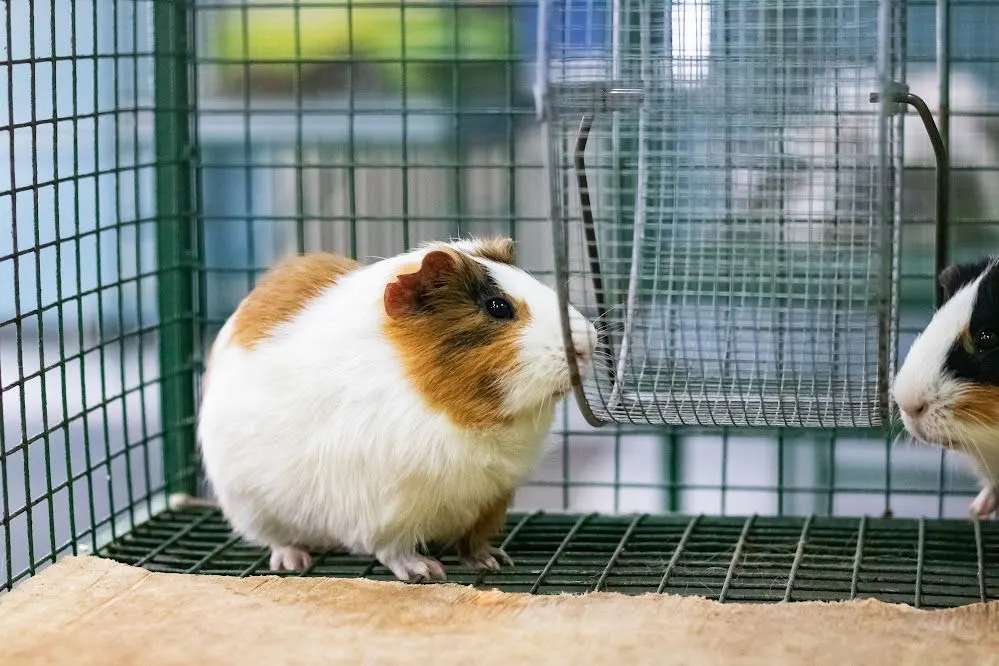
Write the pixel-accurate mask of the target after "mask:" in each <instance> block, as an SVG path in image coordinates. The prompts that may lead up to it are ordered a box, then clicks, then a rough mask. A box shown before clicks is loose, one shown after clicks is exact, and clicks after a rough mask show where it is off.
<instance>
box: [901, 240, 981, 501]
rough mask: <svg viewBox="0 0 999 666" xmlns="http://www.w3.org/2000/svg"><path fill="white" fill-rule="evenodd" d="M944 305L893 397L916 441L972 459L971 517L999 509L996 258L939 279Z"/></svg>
mask: <svg viewBox="0 0 999 666" xmlns="http://www.w3.org/2000/svg"><path fill="white" fill-rule="evenodd" d="M939 280H940V284H941V286H942V287H943V292H944V298H945V300H944V304H943V305H942V306H941V307H940V309H939V310H938V311H937V312H936V314H935V315H934V316H933V319H932V320H931V321H930V323H929V325H927V327H926V329H925V330H924V331H923V332H922V333H920V334H919V336H918V337H917V338H916V340H915V341H914V342H913V343H912V347H911V348H910V349H909V353H908V355H907V356H906V358H905V361H904V363H903V364H902V367H901V368H900V369H899V371H898V373H897V374H896V376H895V381H894V386H893V387H892V393H893V397H894V399H895V402H896V404H898V407H899V411H900V413H901V416H902V422H903V423H904V424H905V428H906V430H908V432H909V434H911V435H912V436H913V437H915V438H916V439H919V440H921V441H924V442H926V443H929V444H937V445H939V446H943V447H945V448H948V449H953V450H956V451H960V452H962V453H964V454H966V455H967V456H969V457H970V458H971V460H972V461H973V462H974V465H975V468H976V470H977V472H978V475H979V477H980V479H981V481H982V491H981V493H979V495H978V497H977V498H975V500H974V502H972V504H971V513H972V514H974V515H976V516H988V515H989V514H992V513H994V512H995V511H996V509H997V508H999V257H990V258H988V259H985V260H983V261H980V262H978V263H977V264H967V265H954V266H950V267H949V268H947V269H946V270H944V271H943V272H942V273H941V274H940V276H939Z"/></svg>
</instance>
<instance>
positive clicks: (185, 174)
mask: <svg viewBox="0 0 999 666" xmlns="http://www.w3.org/2000/svg"><path fill="white" fill-rule="evenodd" d="M193 7H194V4H193V3H192V2H191V1H190V0H172V1H169V2H157V3H155V9H154V18H153V21H154V44H155V63H156V65H155V80H156V86H155V89H156V97H155V99H156V111H155V133H156V216H157V237H156V238H157V248H158V252H157V260H158V271H159V321H160V331H159V334H160V372H161V376H162V396H161V404H162V410H163V435H164V449H163V451H164V465H165V470H166V480H167V491H168V492H169V493H186V494H194V493H195V492H196V489H197V481H196V480H197V460H196V457H195V434H194V433H195V409H196V404H195V379H196V374H195V373H196V371H197V365H196V363H195V360H196V359H195V343H196V337H197V332H198V326H197V320H196V317H197V299H196V293H195V281H194V277H195V275H196V268H197V264H196V262H197V261H198V253H197V238H196V231H197V227H196V224H197V220H196V214H195V200H194V197H193V184H194V174H193V165H194V161H195V157H196V156H195V145H194V143H193V141H192V133H191V128H192V124H193V112H194V107H193V105H192V104H191V98H190V91H191V82H190V72H191V53H192V51H191V43H190V36H191V29H192V26H191V23H192V19H193V11H192V10H193Z"/></svg>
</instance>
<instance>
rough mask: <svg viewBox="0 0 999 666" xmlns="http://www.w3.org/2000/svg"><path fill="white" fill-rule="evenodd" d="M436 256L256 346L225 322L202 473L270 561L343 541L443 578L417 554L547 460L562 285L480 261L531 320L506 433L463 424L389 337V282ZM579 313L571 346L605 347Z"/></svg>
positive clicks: (203, 420)
mask: <svg viewBox="0 0 999 666" xmlns="http://www.w3.org/2000/svg"><path fill="white" fill-rule="evenodd" d="M465 243H466V244H451V246H452V247H456V248H459V249H462V250H465V251H467V250H468V246H467V241H466V242H465ZM430 247H431V246H428V247H423V248H420V249H418V250H416V251H414V252H411V253H409V254H407V255H402V256H399V257H395V258H391V259H386V260H384V261H381V262H378V263H375V264H372V265H370V266H366V267H364V268H362V269H359V270H357V271H355V272H353V273H350V274H348V275H346V276H344V277H342V278H341V279H340V280H339V282H338V283H337V284H336V285H334V286H333V287H331V288H329V289H328V290H326V291H325V292H324V293H323V294H322V295H321V296H320V297H318V298H316V299H315V300H313V301H312V302H311V303H310V304H309V305H308V306H307V307H306V308H305V309H304V310H303V311H302V312H301V313H299V315H297V316H296V317H294V318H293V319H292V320H291V321H289V322H286V323H285V324H283V325H281V326H280V327H279V328H278V329H277V330H276V331H275V333H274V334H273V335H272V336H271V337H270V338H268V339H266V340H264V341H262V342H261V343H259V344H258V345H257V346H255V347H254V348H253V350H250V351H248V350H246V349H244V348H242V347H239V346H237V345H233V344H230V343H229V328H230V326H231V323H227V324H226V326H225V327H224V328H223V329H222V332H221V333H220V336H219V338H218V341H217V342H216V344H215V345H214V348H213V351H212V357H211V361H210V363H211V366H210V374H209V376H208V377H207V382H206V390H205V395H204V399H203V402H202V406H201V413H200V421H199V431H198V434H199V440H200V444H201V451H202V455H203V459H204V465H205V469H206V471H207V474H208V477H209V479H210V480H211V482H212V485H213V488H214V491H215V493H216V495H217V497H218V499H219V503H220V505H221V507H222V509H223V511H224V512H225V514H226V516H227V518H228V519H229V521H230V522H231V523H232V525H233V527H234V528H235V529H236V530H237V531H238V532H239V533H240V534H242V535H244V536H245V537H247V538H249V539H250V540H252V541H254V542H257V543H260V544H262V545H266V546H269V547H271V548H272V550H273V551H274V552H275V556H274V557H272V562H274V563H275V564H278V565H281V564H283V563H286V562H292V563H294V564H296V565H301V564H303V563H304V562H307V559H306V560H304V561H303V560H301V559H300V558H299V555H300V554H301V552H302V549H305V548H315V549H321V548H327V547H335V546H342V547H345V548H347V549H348V550H350V551H352V552H354V553H363V554H374V555H375V556H376V557H378V559H379V560H380V561H381V562H382V563H383V564H385V565H386V566H388V567H389V568H390V569H392V570H393V571H394V572H395V573H396V575H397V576H398V577H399V578H403V579H405V578H407V577H408V576H410V575H417V574H419V575H428V574H429V575H431V576H436V574H438V573H439V574H440V575H441V576H443V570H442V569H440V565H439V563H436V562H435V561H433V560H430V559H429V558H424V557H421V556H418V555H417V554H416V549H417V546H418V545H419V544H421V543H424V542H426V541H428V540H436V539H442V538H455V537H458V536H460V535H461V533H462V532H463V531H464V530H467V529H468V528H470V527H471V525H472V524H473V522H474V521H475V520H476V519H477V518H478V517H479V515H480V511H481V510H482V509H483V508H484V506H485V505H487V504H488V503H490V502H492V501H494V500H495V499H496V498H497V497H498V496H500V495H502V494H504V493H507V492H509V491H512V490H513V489H515V488H516V487H517V486H518V485H519V484H520V483H522V482H523V481H525V480H526V478H527V477H528V475H529V474H530V472H531V471H532V469H533V467H534V465H535V464H536V462H537V460H538V458H539V456H540V455H541V454H542V452H543V449H544V447H543V443H544V442H545V440H546V437H547V433H548V430H549V428H550V426H551V423H552V420H553V415H554V404H553V403H554V401H555V398H554V393H555V392H556V390H559V391H561V390H565V389H567V388H568V383H569V379H568V378H569V374H568V367H567V363H566V360H565V353H564V350H563V345H562V331H561V326H560V321H559V316H558V299H557V296H556V294H555V292H554V291H553V290H551V289H549V288H548V287H546V286H544V285H542V284H541V283H540V282H538V281H537V280H535V279H534V278H532V277H530V276H529V275H528V274H526V273H525V272H523V271H521V270H519V269H516V268H513V267H510V266H506V265H501V264H496V263H493V262H488V261H482V262H481V263H483V264H485V265H486V266H487V268H488V270H489V272H490V274H491V275H492V276H493V278H494V279H495V280H496V281H497V282H498V283H499V285H500V286H501V287H502V288H503V289H504V290H505V291H506V292H507V293H510V294H511V295H512V296H515V297H517V298H520V299H523V300H524V301H525V302H526V303H527V304H528V306H529V308H530V310H531V313H532V318H531V321H530V323H529V325H528V326H527V327H526V330H525V333H524V336H523V338H522V340H521V349H520V353H519V355H518V357H517V358H512V359H510V363H511V372H510V375H509V377H508V385H507V389H508V395H507V407H508V409H509V413H510V415H511V416H512V417H513V418H512V421H511V423H510V425H509V426H507V427H503V428H499V429H497V430H495V431H491V432H488V433H483V432H473V431H467V430H463V429H461V428H459V427H457V426H456V425H455V424H454V423H453V422H452V421H451V420H450V419H449V418H448V417H447V416H446V415H444V414H442V413H438V412H435V411H433V410H432V409H431V408H430V407H429V406H428V404H427V403H426V402H425V401H424V399H423V398H422V397H421V396H420V395H419V394H418V392H417V391H416V390H415V389H414V388H413V387H412V386H411V385H410V383H409V381H408V380H407V378H406V377H405V375H404V372H403V369H402V367H401V365H400V361H399V358H398V353H397V350H396V348H395V347H394V346H393V345H392V344H391V343H390V342H389V341H388V340H386V339H385V337H384V335H383V333H382V325H383V320H384V317H385V313H384V307H383V303H382V299H383V294H384V290H385V286H386V285H387V284H388V282H389V281H390V280H391V279H392V276H393V274H394V273H396V272H397V271H398V269H399V267H400V266H402V265H404V264H412V263H413V262H414V260H416V261H418V260H419V259H420V258H421V257H422V256H423V255H424V254H425V253H426V252H427V251H428V250H429V249H430ZM571 320H572V325H573V326H572V328H573V334H574V339H575V341H576V344H577V345H583V346H585V345H590V344H591V343H593V342H595V336H596V333H595V330H594V329H593V326H592V325H591V324H590V323H589V322H587V321H586V320H585V319H584V318H583V317H582V315H580V313H579V312H577V311H576V310H575V309H572V310H571ZM230 322H231V320H230ZM591 348H592V347H591ZM470 385H472V382H470ZM289 549H290V550H289ZM296 549H297V552H296ZM478 556H479V557H478V560H479V561H480V562H482V563H486V562H489V561H491V558H490V557H489V553H480V554H478Z"/></svg>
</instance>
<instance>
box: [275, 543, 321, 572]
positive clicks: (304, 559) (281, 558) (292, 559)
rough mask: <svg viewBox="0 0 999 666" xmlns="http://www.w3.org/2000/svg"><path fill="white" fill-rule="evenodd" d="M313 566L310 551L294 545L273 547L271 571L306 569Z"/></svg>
mask: <svg viewBox="0 0 999 666" xmlns="http://www.w3.org/2000/svg"><path fill="white" fill-rule="evenodd" d="M310 566H312V556H311V555H309V553H308V551H305V550H302V549H301V548H296V547H294V546H282V547H281V548H272V549H271V571H304V570H305V569H308V568H309V567H310Z"/></svg>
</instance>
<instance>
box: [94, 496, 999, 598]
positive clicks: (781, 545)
mask: <svg viewBox="0 0 999 666" xmlns="http://www.w3.org/2000/svg"><path fill="white" fill-rule="evenodd" d="M500 540H501V542H502V544H503V548H504V549H505V550H506V552H507V553H508V554H509V555H510V556H511V557H512V558H513V560H514V562H515V566H514V567H512V568H504V569H502V570H501V571H499V572H492V571H474V570H470V569H467V568H464V567H462V566H460V565H459V564H458V562H457V560H456V559H455V558H454V557H453V556H452V555H450V554H447V553H446V551H445V554H444V556H443V558H442V562H443V563H444V565H445V567H446V568H447V572H448V580H449V582H454V583H458V584H461V585H474V586H475V587H478V588H484V589H500V590H504V591H509V592H529V593H531V594H558V593H562V592H571V593H583V592H590V591H606V592H620V593H624V594H643V593H648V592H659V593H667V594H680V595H692V596H701V597H707V598H711V599H716V600H718V601H722V602H774V601H815V600H822V601H836V600H847V599H859V598H878V599H881V600H883V601H887V602H894V603H906V604H910V605H913V606H916V607H920V608H942V607H952V606H959V605H963V604H967V603H973V602H976V601H988V600H992V599H996V598H999V572H996V571H993V570H992V569H993V567H990V566H989V562H991V561H993V560H994V558H995V557H997V556H999V525H997V524H995V523H991V522H990V523H979V522H970V521H942V522H937V521H923V520H881V519H866V518H862V519H843V518H816V517H806V518H801V519H774V518H765V517H749V518H718V517H711V516H693V517H667V516H654V515H648V514H635V515H621V516H608V515H600V514H578V515H577V514H545V513H533V514H519V515H513V516H510V518H509V520H508V522H507V525H506V529H505V530H504V532H503V534H502V535H501V536H500ZM431 552H435V551H431ZM102 555H105V556H107V557H110V558H113V559H115V560H118V561H120V562H124V563H126V564H133V565H138V566H142V567H145V568H147V569H149V570H151V571H164V572H185V573H202V574H216V575H226V576H250V575H260V574H263V573H268V569H267V567H268V564H267V561H268V553H267V552H266V551H264V550H261V549H259V548H255V547H253V546H251V545H249V544H246V543H245V542H242V541H240V540H239V539H237V538H235V537H233V536H232V534H231V532H230V530H229V528H228V526H227V525H226V523H225V522H224V521H223V520H222V519H221V516H220V515H219V514H217V513H215V512H213V511H210V510H187V511H183V512H167V513H164V514H161V515H159V516H157V517H156V518H155V519H154V520H152V521H150V522H149V523H147V524H145V525H143V526H142V527H140V528H138V529H136V530H134V531H133V532H131V533H130V534H129V535H127V536H126V537H124V538H122V539H120V540H119V541H116V542H114V543H112V544H110V545H108V547H107V548H106V549H105V550H103V551H102ZM282 575H304V576H337V577H344V578H358V577H364V578H372V579H376V580H393V579H394V578H393V576H392V573H391V572H390V571H388V570H387V569H385V568H384V567H383V566H381V565H380V564H379V563H378V562H377V561H375V560H374V559H372V558H368V557H358V556H351V555H347V554H345V553H342V552H336V551H331V552H327V553H319V554H317V556H316V558H315V561H314V564H313V566H312V567H311V568H310V569H308V570H307V571H304V572H300V573H296V574H288V573H284V574H282Z"/></svg>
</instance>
